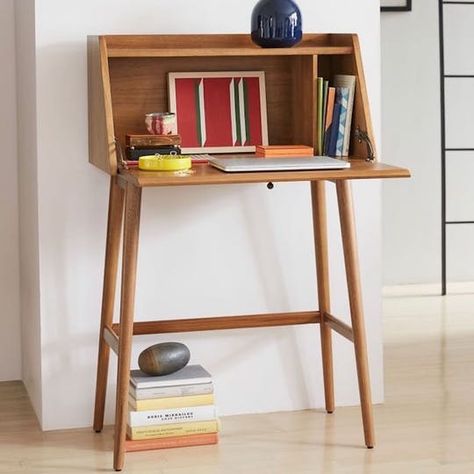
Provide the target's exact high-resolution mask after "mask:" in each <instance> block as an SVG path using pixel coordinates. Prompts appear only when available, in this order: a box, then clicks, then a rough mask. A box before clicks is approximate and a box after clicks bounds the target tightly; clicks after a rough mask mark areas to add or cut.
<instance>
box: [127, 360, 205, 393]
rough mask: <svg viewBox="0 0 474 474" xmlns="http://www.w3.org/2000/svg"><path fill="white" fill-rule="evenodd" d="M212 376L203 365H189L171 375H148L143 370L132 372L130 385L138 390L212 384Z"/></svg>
mask: <svg viewBox="0 0 474 474" xmlns="http://www.w3.org/2000/svg"><path fill="white" fill-rule="evenodd" d="M211 382H212V378H211V374H210V373H209V372H208V371H207V370H205V369H204V368H203V367H202V366H201V365H187V366H186V367H183V368H182V369H181V370H178V371H177V372H173V373H172V374H169V375H156V376H152V375H147V374H145V373H144V372H142V371H141V370H131V371H130V383H131V384H132V385H133V386H134V387H135V388H138V389H141V388H151V387H170V386H176V385H194V384H199V383H211Z"/></svg>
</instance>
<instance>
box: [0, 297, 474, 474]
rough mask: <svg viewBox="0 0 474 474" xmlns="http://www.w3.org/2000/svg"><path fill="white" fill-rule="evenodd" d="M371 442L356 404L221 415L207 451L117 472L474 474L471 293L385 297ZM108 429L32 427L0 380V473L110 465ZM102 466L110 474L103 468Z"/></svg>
mask: <svg viewBox="0 0 474 474" xmlns="http://www.w3.org/2000/svg"><path fill="white" fill-rule="evenodd" d="M384 321H385V324H384V326H385V367H386V370H385V373H386V403H385V405H383V406H378V407H376V409H375V413H376V430H377V437H378V439H377V440H378V445H377V447H376V449H374V450H370V451H369V450H367V449H365V448H363V447H362V432H361V425H360V412H359V409H358V408H339V409H337V410H336V413H335V414H334V415H332V416H325V415H323V414H321V412H310V411H305V412H296V413H277V414H270V415H258V416H240V417H228V418H225V419H224V424H225V431H224V433H223V435H222V438H221V443H220V444H219V445H218V446H217V447H213V446H207V447H195V448H186V449H174V450H166V451H155V452H147V453H131V454H128V455H127V459H126V469H125V472H127V473H140V474H142V473H154V474H190V473H192V474H204V473H205V474H217V473H218V474H236V473H242V474H244V473H245V474H253V473H258V474H267V473H268V474H280V473H281V474H293V473H312V474H317V473H324V474H336V473H337V474H339V473H347V474H349V473H350V474H361V473H364V474H365V473H368V474H379V473H380V474H391V473H396V474H400V473H402V474H412V473H413V474H424V473H427V474H432V473H450V474H452V473H459V474H461V473H462V474H469V473H474V296H471V295H465V296H463V295H459V296H449V297H447V298H441V297H406V298H388V299H386V300H385V315H384ZM111 448H112V431H111V430H110V429H107V430H106V431H105V432H104V433H103V434H102V435H95V434H94V433H92V432H91V431H90V430H71V431H63V432H49V433H41V432H40V431H39V429H38V427H37V425H36V422H35V418H34V415H33V413H32V410H31V407H30V405H29V402H28V399H27V397H26V395H25V393H24V390H23V388H22V385H21V384H19V383H15V382H12V383H10V382H9V383H3V384H0V472H1V473H12V474H15V473H35V474H36V473H42V474H53V473H61V474H69V473H77V474H82V473H91V472H108V471H110V467H111V462H112V455H111ZM110 472H112V471H110Z"/></svg>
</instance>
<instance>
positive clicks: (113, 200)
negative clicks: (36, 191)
mask: <svg viewBox="0 0 474 474" xmlns="http://www.w3.org/2000/svg"><path fill="white" fill-rule="evenodd" d="M123 195H124V192H123V189H122V188H121V187H120V186H119V185H118V184H117V179H116V177H115V176H112V177H111V178H110V194H109V216H108V222H107V243H106V249H105V265H104V286H103V290H102V312H101V321H100V332H99V356H98V361H97V380H96V389H95V410H94V430H95V431H96V432H97V433H99V432H100V431H102V428H103V427H104V408H105V395H106V391H107V374H108V372H109V356H110V348H109V346H108V345H107V344H106V342H105V341H104V327H105V326H110V325H111V324H112V320H113V316H114V301H115V289H116V287H117V270H118V257H119V250H120V239H121V230H122V216H123Z"/></svg>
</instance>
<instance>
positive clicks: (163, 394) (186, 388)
mask: <svg viewBox="0 0 474 474" xmlns="http://www.w3.org/2000/svg"><path fill="white" fill-rule="evenodd" d="M129 392H130V395H131V396H132V397H133V398H134V399H135V400H149V399H152V398H171V397H187V396H192V395H208V394H210V393H213V392H214V387H213V386H212V383H199V384H195V385H194V384H191V385H170V386H168V387H150V388H140V389H137V388H136V387H135V386H134V385H133V384H130V388H129Z"/></svg>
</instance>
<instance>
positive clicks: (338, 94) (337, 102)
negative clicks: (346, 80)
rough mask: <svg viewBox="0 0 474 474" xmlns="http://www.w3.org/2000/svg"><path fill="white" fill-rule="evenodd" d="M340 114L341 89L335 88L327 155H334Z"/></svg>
mask: <svg viewBox="0 0 474 474" xmlns="http://www.w3.org/2000/svg"><path fill="white" fill-rule="evenodd" d="M340 115H341V89H340V88H337V89H336V99H335V102H334V113H333V117H332V126H331V136H330V137H329V143H328V147H327V154H328V155H329V156H336V144H337V136H338V133H339V117H340Z"/></svg>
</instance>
